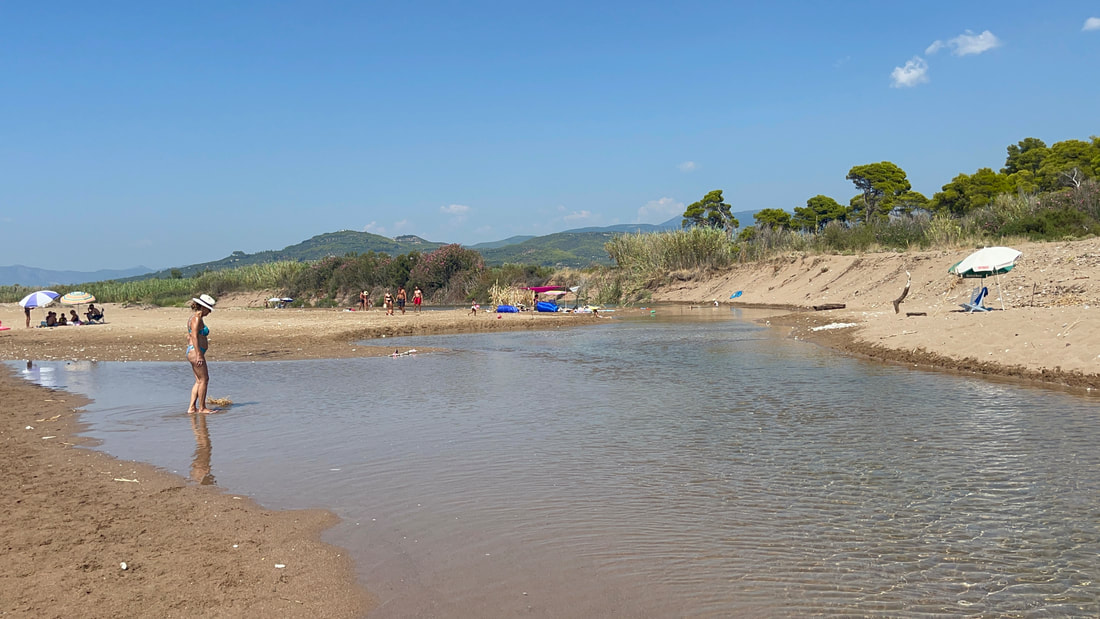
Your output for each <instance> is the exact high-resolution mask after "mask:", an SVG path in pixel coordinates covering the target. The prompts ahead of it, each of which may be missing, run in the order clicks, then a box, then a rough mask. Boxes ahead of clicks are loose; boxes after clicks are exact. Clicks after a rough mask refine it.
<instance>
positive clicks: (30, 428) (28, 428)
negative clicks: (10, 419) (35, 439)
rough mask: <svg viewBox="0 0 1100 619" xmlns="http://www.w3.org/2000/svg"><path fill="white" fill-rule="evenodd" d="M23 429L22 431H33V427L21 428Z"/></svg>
mask: <svg viewBox="0 0 1100 619" xmlns="http://www.w3.org/2000/svg"><path fill="white" fill-rule="evenodd" d="M23 429H24V430H33V429H34V426H27V427H25V428H23Z"/></svg>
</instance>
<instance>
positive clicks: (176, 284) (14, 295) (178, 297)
mask: <svg viewBox="0 0 1100 619" xmlns="http://www.w3.org/2000/svg"><path fill="white" fill-rule="evenodd" d="M304 267H305V265H304V264H302V263H298V262H269V263H266V264H254V265H248V266H242V267H236V268H233V269H226V270H223V271H208V272H205V273H200V274H198V275H196V276H194V277H174V278H166V279H155V278H150V279H137V280H126V281H116V280H108V281H102V282H89V283H85V284H79V285H75V286H56V287H53V288H52V290H54V291H55V292H58V293H60V294H65V293H67V292H72V291H74V290H82V291H84V292H88V293H91V294H92V295H94V296H95V298H96V299H97V300H98V301H99V302H101V303H143V304H149V305H164V306H170V305H182V304H185V303H187V302H188V301H190V300H191V298H192V297H194V296H196V295H199V294H203V293H206V294H211V295H214V297H215V298H216V297H218V296H219V295H222V294H226V293H229V292H238V291H249V290H285V289H286V287H287V284H288V282H290V281H293V279H294V277H295V274H296V273H298V272H299V271H300V270H301V269H303V268H304ZM40 289H41V288H31V287H27V286H0V302H3V303H14V302H17V301H19V300H20V299H22V298H23V297H25V296H27V295H28V294H30V293H32V292H34V291H35V290H40Z"/></svg>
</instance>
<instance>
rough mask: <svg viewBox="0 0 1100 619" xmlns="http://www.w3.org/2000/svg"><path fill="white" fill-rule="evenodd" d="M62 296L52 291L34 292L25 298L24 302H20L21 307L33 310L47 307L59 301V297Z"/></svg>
mask: <svg viewBox="0 0 1100 619" xmlns="http://www.w3.org/2000/svg"><path fill="white" fill-rule="evenodd" d="M60 296H61V295H59V294H57V293H56V292H54V291H52V290H39V291H38V292H32V293H30V294H28V295H27V296H25V297H23V300H22V301H20V302H19V306H20V307H26V308H32V307H46V306H47V305H49V304H50V303H53V302H54V301H56V300H57V297H60Z"/></svg>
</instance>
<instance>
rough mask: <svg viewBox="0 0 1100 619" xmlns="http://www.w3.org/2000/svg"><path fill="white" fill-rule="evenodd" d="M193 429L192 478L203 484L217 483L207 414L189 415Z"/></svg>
mask: <svg viewBox="0 0 1100 619" xmlns="http://www.w3.org/2000/svg"><path fill="white" fill-rule="evenodd" d="M188 417H190V418H191V431H192V432H194V434H195V455H194V457H193V458H191V479H192V480H194V481H196V482H198V483H199V484H202V485H203V486H212V485H214V484H215V483H217V480H215V479H214V473H212V472H211V470H210V448H211V445H210V431H209V430H207V428H206V415H197V414H196V415H188Z"/></svg>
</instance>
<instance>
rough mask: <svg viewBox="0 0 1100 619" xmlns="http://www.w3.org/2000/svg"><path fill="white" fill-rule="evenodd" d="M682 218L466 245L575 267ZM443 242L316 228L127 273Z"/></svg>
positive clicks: (500, 257) (598, 261)
mask: <svg viewBox="0 0 1100 619" xmlns="http://www.w3.org/2000/svg"><path fill="white" fill-rule="evenodd" d="M755 212H756V211H741V212H738V213H735V215H736V216H737V217H738V219H739V220H741V225H742V226H746V225H751V224H752V214H753V213H755ZM680 221H681V218H680V217H673V218H672V219H670V220H668V221H666V222H664V223H661V224H618V225H614V226H607V227H603V228H578V229H575V230H566V231H565V232H557V233H554V234H547V235H545V236H535V237H532V236H513V237H509V238H507V239H504V240H501V241H495V242H491V243H478V244H477V245H471V246H468V247H467V249H473V250H475V251H477V252H479V253H481V255H482V256H483V257H484V258H485V263H486V264H488V265H489V266H499V265H502V264H506V263H507V264H535V265H539V266H550V267H574V268H584V267H587V266H591V265H610V264H611V258H610V256H608V255H607V250H605V249H604V244H605V243H607V242H608V241H609V240H611V238H612V237H613V236H615V235H617V234H631V233H639V232H641V233H649V232H659V231H662V230H675V229H678V228H679V227H680ZM443 245H445V243H436V242H433V241H426V240H424V239H422V238H420V237H418V236H415V235H411V234H410V235H406V236H398V237H395V238H392V239H391V238H387V237H384V236H380V235H377V234H371V233H369V232H356V231H354V230H341V231H339V232H328V233H325V234H318V235H317V236H315V237H313V238H311V239H309V240H306V241H302V242H301V243H298V244H297V245H290V246H289V247H284V248H283V249H280V250H267V251H261V252H256V253H254V254H246V253H244V252H243V251H235V252H233V253H232V254H230V255H229V256H226V257H225V258H222V259H221V260H215V261H213V262H203V263H201V264H192V265H188V266H183V267H176V268H174V269H164V270H162V271H157V272H155V273H150V274H148V275H141V276H137V277H131V278H129V279H147V278H151V277H157V278H166V277H171V276H172V273H173V271H178V272H179V273H180V274H181V275H183V276H184V277H189V276H192V275H194V274H196V273H201V272H203V271H219V270H222V269H228V268H233V267H239V266H247V265H252V264H263V263H265V262H277V261H282V260H290V261H295V262H300V261H309V260H320V259H321V258H325V257H328V256H344V255H347V254H349V253H355V254H363V253H367V252H370V251H373V252H378V253H383V254H389V255H390V256H398V255H401V254H407V253H409V252H413V251H416V252H420V253H428V252H430V251H432V250H434V249H436V248H438V247H442V246H443Z"/></svg>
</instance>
